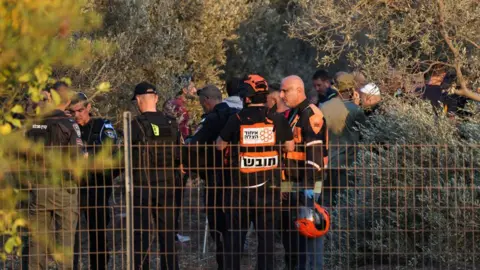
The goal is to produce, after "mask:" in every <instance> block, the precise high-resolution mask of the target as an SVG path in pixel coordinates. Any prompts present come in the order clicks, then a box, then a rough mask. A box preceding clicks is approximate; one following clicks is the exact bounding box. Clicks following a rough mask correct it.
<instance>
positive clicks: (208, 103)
mask: <svg viewBox="0 0 480 270" xmlns="http://www.w3.org/2000/svg"><path fill="white" fill-rule="evenodd" d="M197 94H198V96H199V99H200V104H201V105H202V108H203V111H204V112H205V114H204V115H203V116H202V120H201V122H200V125H199V127H198V128H197V130H196V131H195V133H194V134H193V136H192V137H190V138H189V139H188V140H187V141H186V142H185V143H186V144H187V146H186V147H185V150H186V151H187V153H186V154H185V155H184V157H185V159H186V160H184V161H183V164H185V165H186V167H187V169H190V170H191V171H193V172H198V173H199V175H200V177H201V178H202V179H205V180H206V186H207V188H206V190H205V195H204V198H205V205H206V207H207V218H208V225H209V228H210V234H211V236H212V238H213V239H214V240H215V244H216V248H217V250H216V252H217V264H218V269H224V262H223V261H224V260H223V256H224V255H223V250H224V246H223V243H222V237H223V238H224V237H225V233H226V224H225V213H224V212H223V209H222V207H221V206H222V205H223V191H222V187H223V186H224V180H226V179H228V178H229V177H227V176H225V173H228V172H227V171H222V169H220V168H221V167H222V161H223V158H222V153H221V152H220V151H218V150H216V149H215V147H214V145H213V144H214V143H215V140H216V139H217V137H218V135H219V134H220V131H221V130H222V128H223V127H224V126H225V124H226V123H227V120H228V118H229V117H230V116H231V115H233V114H235V113H237V112H238V111H239V110H238V109H235V108H230V107H229V106H228V104H227V103H225V102H222V93H221V92H220V90H219V89H218V88H217V87H216V86H214V85H207V86H205V87H204V88H202V89H200V90H198V91H197ZM204 168H206V169H204Z"/></svg>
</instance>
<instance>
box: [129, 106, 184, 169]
mask: <svg viewBox="0 0 480 270" xmlns="http://www.w3.org/2000/svg"><path fill="white" fill-rule="evenodd" d="M135 119H136V121H137V122H138V124H139V127H140V129H141V131H142V134H143V136H142V142H141V146H140V147H141V151H140V152H141V157H142V160H143V162H142V163H143V164H144V166H145V165H148V168H149V169H165V168H167V167H168V168H169V169H170V168H171V167H173V166H174V162H173V161H174V152H175V149H174V148H175V144H176V143H177V132H178V127H177V125H176V124H175V121H174V120H170V119H168V118H167V117H165V116H163V117H161V116H160V117H155V119H149V118H148V117H147V116H146V115H140V116H138V117H136V118H135Z"/></svg>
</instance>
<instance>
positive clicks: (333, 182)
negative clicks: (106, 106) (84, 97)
mask: <svg viewBox="0 0 480 270" xmlns="http://www.w3.org/2000/svg"><path fill="white" fill-rule="evenodd" d="M126 123H127V124H126V126H125V130H126V131H128V130H129V126H128V121H126ZM129 134H130V132H125V144H124V145H122V146H121V147H122V148H121V149H122V152H123V156H124V159H123V162H122V163H121V164H120V165H119V166H117V167H113V168H102V167H97V168H86V169H88V170H90V172H89V173H88V174H87V175H86V178H85V179H84V181H82V182H81V183H80V184H72V183H69V185H68V186H67V185H66V183H67V181H62V182H61V184H57V185H44V186H40V185H33V186H30V187H19V189H20V190H23V191H24V192H25V193H26V194H28V197H26V199H25V200H24V201H22V202H21V203H20V204H19V206H18V209H19V211H20V212H21V213H23V214H24V215H25V216H26V217H27V218H28V219H29V221H30V222H31V224H32V226H30V227H29V230H28V231H25V232H24V234H23V237H22V240H23V242H24V244H25V245H24V248H23V252H22V255H21V256H10V257H8V258H7V261H5V262H3V263H2V264H1V267H0V268H1V269H42V267H43V266H45V267H46V268H45V269H48V268H51V269H72V268H74V269H141V267H143V269H176V267H177V266H176V264H178V267H179V268H180V269H217V267H218V266H217V263H220V264H222V263H223V268H221V269H255V267H256V265H258V268H257V269H322V268H321V267H323V269H479V268H480V244H479V243H480V242H479V240H480V171H479V167H480V147H479V146H478V145H465V146H462V147H451V146H448V145H405V144H398V145H384V144H381V143H379V144H377V145H354V146H353V145H352V146H345V145H342V146H334V145H331V146H330V149H329V153H330V161H329V165H330V166H329V168H325V169H324V168H322V169H321V170H318V171H317V172H316V175H317V178H318V179H321V180H323V188H322V195H321V196H320V197H319V198H318V202H319V204H320V205H322V206H323V207H325V208H326V209H327V210H328V211H329V214H330V218H331V227H330V230H329V232H328V233H327V234H326V235H325V236H323V237H321V238H318V239H316V240H313V239H307V238H304V237H301V236H299V233H298V228H297V227H296V225H295V223H294V222H293V221H294V219H295V215H296V213H297V210H298V209H299V208H300V206H301V205H300V200H299V198H300V197H301V196H302V194H303V193H302V192H300V190H297V189H294V190H290V191H289V192H286V190H285V189H284V190H282V188H284V187H285V185H282V179H283V178H284V177H282V175H283V173H282V171H289V170H294V171H295V172H296V173H297V174H301V173H302V170H308V169H310V168H307V167H305V168H298V167H297V168H288V167H285V166H282V162H279V163H278V164H277V165H278V166H277V167H275V169H274V170H272V172H271V174H270V175H266V173H265V172H261V173H258V172H257V173H255V174H253V175H254V177H252V176H249V177H247V180H248V183H249V184H248V185H244V182H243V185H240V184H242V183H240V182H241V181H237V180H238V179H240V178H239V177H238V167H235V166H234V165H235V164H233V165H232V163H225V161H229V160H231V159H233V158H236V157H234V156H232V153H234V152H235V151H231V153H230V154H229V155H226V156H225V155H220V156H215V155H211V153H212V152H213V153H215V150H214V147H215V146H213V145H210V146H208V145H195V146H192V147H190V148H186V146H184V145H161V146H159V145H155V146H152V145H148V146H147V145H132V144H131V140H130V138H129ZM91 148H95V146H91ZM280 152H281V149H279V155H280V156H281V155H282V153H280ZM192 153H195V154H192ZM217 154H218V153H217ZM185 155H187V156H188V158H186V157H185ZM192 156H193V157H194V159H195V162H193V163H192V162H191V159H192V158H191V157H192ZM214 156H215V158H220V159H221V160H220V163H217V162H211V163H210V162H209V161H208V159H209V158H211V157H214ZM185 160H190V161H188V162H187V163H185V162H181V161H185ZM280 160H281V159H280ZM181 163H183V167H182V166H180V165H179V164H181ZM152 164H154V165H152ZM155 164H157V165H155ZM212 164H213V165H212ZM218 164H229V165H228V166H227V165H218ZM182 171H183V173H182ZM11 176H12V179H13V181H17V182H22V181H21V180H24V179H19V178H21V177H22V174H15V173H12V174H11ZM259 178H261V179H262V181H258V179H259ZM278 178H279V179H278ZM286 178H288V173H287V177H286ZM62 179H63V178H62ZM243 179H245V178H243ZM267 180H268V181H267ZM275 180H279V181H275ZM259 182H260V183H259ZM263 182H267V183H265V184H263V185H261V184H262V183H263ZM247 186H250V187H251V188H246V187H247ZM252 186H254V187H252ZM292 191H295V192H292ZM77 220H78V222H77ZM187 237H188V238H189V240H188V241H185V240H186V238H187ZM62 254H63V255H66V257H65V258H63V260H61V259H62ZM70 255H73V256H70ZM60 262H62V263H60ZM29 264H30V265H29Z"/></svg>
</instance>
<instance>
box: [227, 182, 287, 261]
mask: <svg viewBox="0 0 480 270" xmlns="http://www.w3.org/2000/svg"><path fill="white" fill-rule="evenodd" d="M229 193H230V196H229V198H228V197H227V198H226V199H227V201H229V206H228V207H227V208H226V213H225V214H226V218H227V219H226V221H227V227H228V232H227V237H226V238H225V240H226V241H225V249H226V256H225V257H226V263H225V269H235V270H237V269H238V270H239V269H241V265H240V260H241V255H242V247H243V244H244V243H245V239H246V236H247V232H248V229H249V227H250V222H253V223H254V225H255V229H256V232H257V239H258V249H257V267H256V269H262V270H263V269H265V270H270V269H272V270H273V269H279V267H280V266H279V265H275V229H276V225H275V221H276V219H277V220H278V216H279V215H280V209H279V206H280V190H279V188H275V189H273V188H271V187H270V185H269V183H266V184H265V185H263V186H261V187H258V188H251V189H248V188H234V189H231V190H230V192H229Z"/></svg>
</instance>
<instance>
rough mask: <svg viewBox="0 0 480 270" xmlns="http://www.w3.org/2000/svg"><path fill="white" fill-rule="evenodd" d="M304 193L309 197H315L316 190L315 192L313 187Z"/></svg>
mask: <svg viewBox="0 0 480 270" xmlns="http://www.w3.org/2000/svg"><path fill="white" fill-rule="evenodd" d="M304 193H305V196H307V198H309V199H313V198H314V197H315V192H313V189H306V190H305V191H304Z"/></svg>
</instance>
